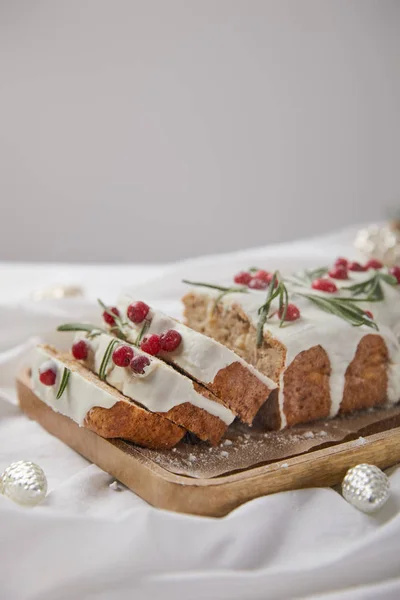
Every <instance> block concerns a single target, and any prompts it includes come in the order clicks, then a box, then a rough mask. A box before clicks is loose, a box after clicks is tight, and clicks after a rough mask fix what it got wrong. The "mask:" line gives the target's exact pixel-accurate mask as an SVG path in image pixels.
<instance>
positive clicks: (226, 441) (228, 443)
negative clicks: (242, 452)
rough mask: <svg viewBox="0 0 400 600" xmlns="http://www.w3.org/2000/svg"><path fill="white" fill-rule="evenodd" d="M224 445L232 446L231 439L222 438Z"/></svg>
mask: <svg viewBox="0 0 400 600" xmlns="http://www.w3.org/2000/svg"><path fill="white" fill-rule="evenodd" d="M224 446H232V440H224Z"/></svg>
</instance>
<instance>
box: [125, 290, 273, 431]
mask: <svg viewBox="0 0 400 600" xmlns="http://www.w3.org/2000/svg"><path fill="white" fill-rule="evenodd" d="M117 308H118V311H119V314H120V317H121V319H124V322H125V323H126V324H127V326H125V327H124V333H125V335H126V336H127V338H128V339H129V340H130V341H131V342H133V343H135V341H136V340H137V338H138V336H141V334H143V330H144V336H145V337H144V338H142V341H141V344H142V348H146V341H147V340H151V339H152V338H154V339H155V346H157V341H156V338H158V339H159V344H160V345H159V347H158V348H157V347H156V348H155V350H158V352H157V356H158V357H159V358H161V359H162V360H164V361H166V362H168V363H170V364H171V365H173V366H174V367H175V368H176V369H179V370H180V371H182V372H183V373H185V374H186V375H188V376H189V377H191V378H192V379H193V380H194V381H197V382H198V383H200V384H201V385H202V386H204V387H206V388H207V389H208V390H210V392H212V393H213V394H215V396H217V397H218V398H220V400H221V401H222V402H223V403H224V404H225V405H226V406H227V407H229V409H230V410H231V411H232V412H233V413H234V415H236V416H238V417H239V418H240V419H241V420H242V421H243V422H244V423H247V424H250V425H251V423H252V422H253V419H254V417H255V416H256V414H257V413H258V411H259V410H260V408H261V406H263V404H265V402H266V401H267V399H268V397H269V395H270V393H271V391H272V390H274V389H275V388H276V387H277V386H276V383H274V382H273V381H272V380H271V379H270V378H269V377H267V376H266V375H263V374H262V373H261V372H260V371H258V370H257V369H255V368H254V367H253V366H252V365H251V364H249V363H248V362H246V361H245V360H244V359H243V358H242V357H241V356H239V355H238V354H236V353H235V352H233V351H232V350H231V349H229V348H227V347H226V346H224V345H222V344H220V343H219V342H218V341H216V340H215V339H212V338H211V337H208V336H207V335H203V333H200V332H199V331H196V330H195V329H191V328H190V327H187V326H186V325H184V324H183V323H180V322H179V321H177V320H176V319H173V318H171V317H169V316H167V315H165V314H164V313H162V312H160V311H156V310H154V309H153V308H151V307H149V306H148V305H147V304H145V303H144V302H141V301H135V300H134V299H133V298H132V297H130V296H128V295H122V296H121V297H120V299H119V301H118V304H117ZM143 344H145V345H143Z"/></svg>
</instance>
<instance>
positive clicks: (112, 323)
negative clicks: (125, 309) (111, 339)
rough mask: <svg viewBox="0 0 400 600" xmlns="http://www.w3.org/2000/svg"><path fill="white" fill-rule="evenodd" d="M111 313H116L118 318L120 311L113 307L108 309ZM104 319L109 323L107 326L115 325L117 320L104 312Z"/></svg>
mask: <svg viewBox="0 0 400 600" xmlns="http://www.w3.org/2000/svg"><path fill="white" fill-rule="evenodd" d="M108 310H109V311H110V312H112V313H114V315H116V316H117V317H119V310H118V308H117V307H116V306H112V307H111V308H109V309H108ZM103 319H104V320H105V322H106V323H107V325H115V319H114V317H112V316H111V315H110V314H109V313H108V312H107V311H104V312H103Z"/></svg>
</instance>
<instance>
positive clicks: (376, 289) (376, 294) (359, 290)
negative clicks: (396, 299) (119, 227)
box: [342, 272, 397, 302]
mask: <svg viewBox="0 0 400 600" xmlns="http://www.w3.org/2000/svg"><path fill="white" fill-rule="evenodd" d="M382 281H384V282H385V283H388V284H389V285H393V286H395V285H397V279H396V278H395V277H393V276H392V275H389V274H388V273H380V272H377V273H374V275H372V277H370V278H369V279H366V280H365V281H360V282H359V283H354V284H353V285H349V286H347V287H343V288H342V289H343V290H348V291H349V292H351V294H352V296H360V295H361V294H364V295H365V298H362V300H363V301H365V302H380V301H382V300H384V298H385V294H384V293H383V289H382ZM360 300H361V299H360Z"/></svg>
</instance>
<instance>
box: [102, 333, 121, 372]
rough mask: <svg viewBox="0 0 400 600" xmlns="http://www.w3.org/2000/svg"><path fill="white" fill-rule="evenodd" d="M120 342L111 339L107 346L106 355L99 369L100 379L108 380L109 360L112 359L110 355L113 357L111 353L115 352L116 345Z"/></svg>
mask: <svg viewBox="0 0 400 600" xmlns="http://www.w3.org/2000/svg"><path fill="white" fill-rule="evenodd" d="M118 343H119V341H118V340H111V341H110V343H109V344H108V346H107V348H106V351H105V352H104V356H103V359H102V361H101V364H100V369H99V379H100V380H101V381H105V380H106V375H107V365H108V361H109V360H110V357H111V354H112V353H113V350H114V347H115V346H116V344H118Z"/></svg>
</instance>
